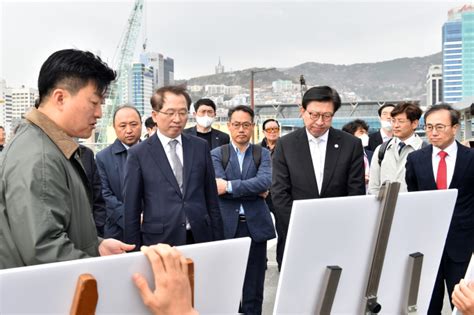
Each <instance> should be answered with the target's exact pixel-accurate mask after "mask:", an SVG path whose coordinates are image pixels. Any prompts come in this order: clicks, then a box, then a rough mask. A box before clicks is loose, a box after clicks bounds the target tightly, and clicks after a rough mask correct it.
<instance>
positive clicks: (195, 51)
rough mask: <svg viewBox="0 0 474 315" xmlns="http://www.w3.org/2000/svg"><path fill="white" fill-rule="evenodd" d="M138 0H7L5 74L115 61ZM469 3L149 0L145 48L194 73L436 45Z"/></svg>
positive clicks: (22, 75) (409, 52)
mask: <svg viewBox="0 0 474 315" xmlns="http://www.w3.org/2000/svg"><path fill="white" fill-rule="evenodd" d="M133 2H134V1H132V0H130V1H128V0H127V1H101V2H92V1H75V2H66V3H64V2H58V1H9V0H3V1H1V2H0V14H1V23H0V24H1V25H0V31H1V33H0V43H1V51H0V58H1V59H0V78H4V79H6V80H7V84H8V85H9V86H20V85H26V86H30V87H35V86H36V79H37V74H38V72H39V68H40V66H41V64H42V62H43V61H44V60H45V59H46V58H47V57H48V56H49V55H50V54H51V53H52V52H54V51H56V50H59V49H64V48H78V49H85V50H90V51H93V52H97V51H100V53H101V56H102V58H103V59H104V60H105V61H107V62H108V63H110V64H111V65H112V66H113V63H112V59H113V55H114V51H115V49H116V47H117V45H118V43H119V40H120V36H121V34H122V32H123V30H124V28H125V24H126V22H127V19H128V16H129V14H130V11H131V9H132V6H133ZM468 3H472V2H469V1H422V2H415V3H413V2H405V1H397V2H388V1H381V2H358V1H349V2H325V1H299V2H295V3H287V2H282V1H263V2H251V1H223V2H202V1H192V2H181V1H178V2H164V1H146V4H145V7H146V16H145V17H144V19H143V24H144V25H146V38H147V51H149V52H160V53H163V54H164V55H165V56H169V57H171V58H173V59H174V60H175V78H176V79H189V78H191V77H196V76H202V75H209V74H213V73H214V69H215V66H216V65H217V63H218V61H219V57H220V58H221V62H222V64H223V65H224V66H225V69H226V71H230V70H242V69H246V68H251V67H291V66H295V65H298V64H301V63H303V62H308V61H314V62H320V63H335V64H353V63H367V62H378V61H384V60H391V59H397V58H403V57H415V56H426V55H430V54H433V53H437V52H440V51H441V34H442V32H441V28H442V25H443V23H444V22H445V21H446V18H447V12H448V10H449V9H451V8H453V7H457V6H460V5H462V4H468ZM163 12H165V13H163ZM18 21H22V23H19V22H18ZM143 30H144V28H143V26H142V34H141V35H140V36H139V39H138V43H137V47H136V56H135V60H138V53H139V52H140V51H141V46H142V42H143V41H144V39H145V35H143ZM427 71H428V69H427Z"/></svg>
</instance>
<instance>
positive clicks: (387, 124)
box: [380, 120, 392, 131]
mask: <svg viewBox="0 0 474 315" xmlns="http://www.w3.org/2000/svg"><path fill="white" fill-rule="evenodd" d="M380 124H381V125H382V128H383V129H385V130H387V131H392V122H391V121H387V120H382V121H380Z"/></svg>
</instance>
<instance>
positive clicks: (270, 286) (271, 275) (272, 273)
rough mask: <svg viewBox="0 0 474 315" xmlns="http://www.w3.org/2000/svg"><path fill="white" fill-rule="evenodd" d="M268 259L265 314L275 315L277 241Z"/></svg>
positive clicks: (271, 244)
mask: <svg viewBox="0 0 474 315" xmlns="http://www.w3.org/2000/svg"><path fill="white" fill-rule="evenodd" d="M267 248H268V249H267V257H268V269H267V273H266V275H265V297H264V301H263V314H264V315H271V314H273V305H274V303H275V296H276V290H277V286H278V276H279V272H278V268H277V263H276V260H275V249H276V240H271V241H269V242H268V245H267ZM444 305H445V308H444V309H443V313H442V315H449V314H451V310H450V309H449V307H446V306H447V305H449V300H448V297H447V296H446V297H445V302H444Z"/></svg>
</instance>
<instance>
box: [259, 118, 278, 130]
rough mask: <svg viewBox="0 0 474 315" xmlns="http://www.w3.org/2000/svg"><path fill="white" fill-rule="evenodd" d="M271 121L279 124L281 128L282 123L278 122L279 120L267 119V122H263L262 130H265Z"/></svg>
mask: <svg viewBox="0 0 474 315" xmlns="http://www.w3.org/2000/svg"><path fill="white" fill-rule="evenodd" d="M271 121H274V122H275V123H276V124H277V126H278V128H279V127H280V123H279V122H278V120H276V119H273V118H269V119H267V120H265V121H264V122H263V124H262V130H265V126H266V125H267V124H268V123H269V122H271Z"/></svg>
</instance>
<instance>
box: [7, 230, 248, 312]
mask: <svg viewBox="0 0 474 315" xmlns="http://www.w3.org/2000/svg"><path fill="white" fill-rule="evenodd" d="M178 248H179V250H180V251H181V252H182V253H183V255H185V256H186V257H189V258H191V259H192V260H193V261H194V273H195V275H194V277H195V278H194V303H195V308H196V310H198V311H199V312H200V314H235V313H237V312H238V307H239V303H240V298H241V296H242V287H243V282H244V275H245V270H246V266H247V258H248V253H249V248H250V238H248V237H246V238H239V239H233V240H225V241H218V242H209V243H201V244H195V245H188V246H180V247H178ZM135 272H140V273H142V274H144V275H145V276H146V278H147V279H148V283H149V285H152V281H151V279H152V273H151V268H150V264H149V262H148V260H147V258H146V257H145V256H144V255H143V254H142V253H140V252H137V253H128V254H123V255H116V256H108V257H97V258H90V259H81V260H74V261H67V262H60V263H52V264H44V265H38V266H30V267H22V268H14V269H7V270H0V314H2V315H8V314H48V315H50V314H69V311H70V308H71V304H72V300H73V296H74V292H75V288H76V283H77V278H78V276H79V275H80V274H82V273H91V274H92V275H93V276H94V277H95V278H96V279H97V286H98V293H99V301H98V304H97V310H96V314H149V311H148V310H147V308H146V307H145V306H144V305H143V303H142V300H141V297H140V295H139V293H138V290H137V289H136V287H135V285H134V284H133V281H132V275H133V274H134V273H135Z"/></svg>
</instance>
